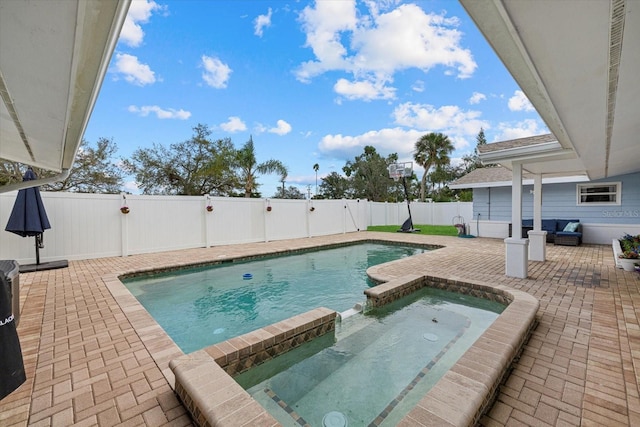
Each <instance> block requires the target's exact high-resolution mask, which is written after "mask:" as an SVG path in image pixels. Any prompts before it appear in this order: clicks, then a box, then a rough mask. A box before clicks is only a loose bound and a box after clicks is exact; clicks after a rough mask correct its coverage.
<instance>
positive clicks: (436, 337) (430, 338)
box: [422, 333, 438, 341]
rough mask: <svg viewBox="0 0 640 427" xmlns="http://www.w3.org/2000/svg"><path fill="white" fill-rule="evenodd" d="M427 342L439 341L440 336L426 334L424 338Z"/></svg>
mask: <svg viewBox="0 0 640 427" xmlns="http://www.w3.org/2000/svg"><path fill="white" fill-rule="evenodd" d="M422 338H424V339H425V340H427V341H438V336H437V335H436V334H430V333H426V334H424V335H423V336H422Z"/></svg>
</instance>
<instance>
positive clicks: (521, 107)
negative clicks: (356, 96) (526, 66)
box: [508, 90, 536, 111]
mask: <svg viewBox="0 0 640 427" xmlns="http://www.w3.org/2000/svg"><path fill="white" fill-rule="evenodd" d="M508 105H509V110H511V111H536V109H535V108H533V105H531V102H530V101H529V98H527V95H525V94H524V92H523V91H521V90H516V91H515V92H514V93H513V96H512V97H511V98H509V104H508Z"/></svg>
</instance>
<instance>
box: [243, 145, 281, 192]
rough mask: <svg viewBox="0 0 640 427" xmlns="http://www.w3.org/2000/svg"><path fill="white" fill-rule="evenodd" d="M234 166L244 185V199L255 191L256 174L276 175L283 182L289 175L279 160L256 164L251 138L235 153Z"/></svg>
mask: <svg viewBox="0 0 640 427" xmlns="http://www.w3.org/2000/svg"><path fill="white" fill-rule="evenodd" d="M236 165H237V167H238V168H239V169H240V182H242V183H244V197H251V193H253V191H254V190H255V189H256V187H257V184H256V175H257V174H267V173H277V174H280V177H281V178H280V181H283V182H284V180H285V179H286V178H287V174H288V173H289V172H288V171H287V168H286V166H285V165H284V164H283V163H282V162H281V161H280V160H274V159H270V160H267V161H265V162H262V163H258V161H257V160H256V150H255V147H254V146H253V138H252V137H251V136H249V141H247V142H246V144H244V145H243V146H242V148H241V149H239V150H238V151H237V152H236Z"/></svg>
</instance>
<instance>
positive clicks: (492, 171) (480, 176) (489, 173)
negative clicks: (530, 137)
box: [449, 166, 589, 189]
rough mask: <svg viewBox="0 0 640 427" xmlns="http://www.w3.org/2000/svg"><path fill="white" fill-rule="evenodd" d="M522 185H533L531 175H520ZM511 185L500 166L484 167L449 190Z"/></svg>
mask: <svg viewBox="0 0 640 427" xmlns="http://www.w3.org/2000/svg"><path fill="white" fill-rule="evenodd" d="M522 178H523V180H522V184H523V185H533V174H531V173H528V172H524V173H523V175H522ZM588 180H589V179H588V178H587V177H586V176H585V175H573V176H560V177H545V178H543V179H542V183H543V184H552V183H561V182H584V181H588ZM511 185H513V174H512V172H511V171H510V170H509V169H507V168H505V167H502V166H496V167H485V168H479V169H474V170H473V171H471V172H469V173H468V174H466V175H464V176H462V177H460V178H458V179H456V180H455V181H453V182H452V183H451V184H449V188H451V189H464V188H489V187H511Z"/></svg>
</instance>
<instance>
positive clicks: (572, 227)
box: [562, 222, 580, 233]
mask: <svg viewBox="0 0 640 427" xmlns="http://www.w3.org/2000/svg"><path fill="white" fill-rule="evenodd" d="M579 226H580V223H579V222H570V223H568V224H567V225H566V226H565V227H564V230H562V231H570V232H572V233H575V231H576V230H577V229H578V227H579Z"/></svg>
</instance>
